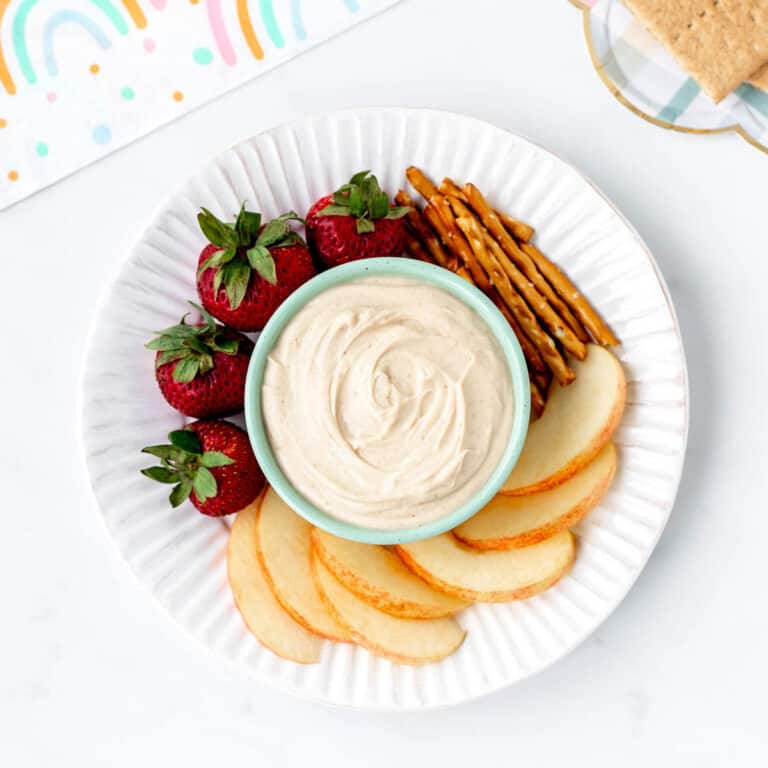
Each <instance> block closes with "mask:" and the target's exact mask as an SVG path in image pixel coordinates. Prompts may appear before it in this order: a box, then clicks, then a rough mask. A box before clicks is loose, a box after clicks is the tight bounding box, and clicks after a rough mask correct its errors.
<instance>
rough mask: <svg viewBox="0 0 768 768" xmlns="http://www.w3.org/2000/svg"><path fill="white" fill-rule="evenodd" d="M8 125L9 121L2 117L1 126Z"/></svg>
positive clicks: (0, 118)
mask: <svg viewBox="0 0 768 768" xmlns="http://www.w3.org/2000/svg"><path fill="white" fill-rule="evenodd" d="M6 125H8V121H7V120H3V118H2V117H0V128H5V126H6Z"/></svg>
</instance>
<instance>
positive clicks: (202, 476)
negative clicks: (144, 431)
mask: <svg viewBox="0 0 768 768" xmlns="http://www.w3.org/2000/svg"><path fill="white" fill-rule="evenodd" d="M168 440H169V441H170V444H169V445H150V446H147V447H146V448H144V449H143V450H142V453H148V454H150V455H151V456H155V457H156V458H158V459H160V465H159V466H154V467H147V468H146V469H142V470H141V474H142V475H144V476H145V477H148V478H149V479H150V480H154V481H155V482H158V483H168V484H174V487H173V489H172V490H171V493H170V496H169V497H168V499H169V501H170V502H171V506H173V507H178V506H179V505H180V504H182V503H183V502H185V501H186V500H187V499H188V498H189V495H190V493H192V491H194V493H195V496H196V498H197V499H198V500H199V501H201V502H203V503H204V502H205V501H206V500H207V499H211V498H213V497H214V496H216V494H217V493H218V485H217V483H216V477H215V476H214V474H213V472H211V469H214V468H216V467H226V466H228V465H229V464H232V463H233V461H232V459H230V458H229V456H227V455H226V454H225V453H221V452H219V451H203V447H202V445H201V443H200V438H199V437H198V435H197V433H195V432H194V431H193V430H191V429H177V430H175V431H174V432H171V433H170V434H169V435H168Z"/></svg>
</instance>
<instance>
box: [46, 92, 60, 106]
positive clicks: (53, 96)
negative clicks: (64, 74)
mask: <svg viewBox="0 0 768 768" xmlns="http://www.w3.org/2000/svg"><path fill="white" fill-rule="evenodd" d="M45 98H46V99H48V101H49V102H50V103H51V104H53V102H54V101H56V99H58V98H59V97H58V96H57V95H56V94H55V93H54V92H53V91H51V92H50V93H47V94H46V95H45Z"/></svg>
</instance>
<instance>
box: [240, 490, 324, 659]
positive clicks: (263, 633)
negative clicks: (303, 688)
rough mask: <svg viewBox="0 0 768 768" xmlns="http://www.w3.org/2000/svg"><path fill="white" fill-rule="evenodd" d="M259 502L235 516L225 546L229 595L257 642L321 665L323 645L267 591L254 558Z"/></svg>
mask: <svg viewBox="0 0 768 768" xmlns="http://www.w3.org/2000/svg"><path fill="white" fill-rule="evenodd" d="M260 503H261V499H256V500H255V501H253V502H251V503H250V504H249V505H248V506H247V507H246V508H245V509H243V510H241V511H240V512H238V514H237V518H236V519H235V522H234V525H233V526H232V532H231V534H230V537H229V545H228V546H227V573H228V575H229V585H230V587H231V589H232V595H233V596H234V598H235V604H236V605H237V608H238V610H239V611H240V614H241V615H242V617H243V621H245V624H246V626H247V627H248V629H250V630H251V632H252V633H253V634H254V635H255V637H256V639H257V640H258V641H259V642H260V643H262V644H263V645H265V646H266V647H267V648H269V650H270V651H272V652H273V653H276V654H277V655H278V656H281V657H282V658H284V659H289V660H291V661H298V662H299V663H301V664H314V663H316V662H318V661H320V649H321V648H322V645H323V641H322V640H321V639H320V638H319V637H318V636H317V635H313V634H312V633H311V632H308V631H307V630H306V629H304V627H302V626H301V625H300V624H298V623H296V622H295V621H294V620H293V619H292V618H291V617H290V616H289V615H288V613H287V612H286V611H285V610H284V609H283V607H282V606H281V605H280V603H279V602H278V601H277V598H276V597H275V596H274V595H273V594H272V590H271V589H270V588H269V584H268V582H267V579H266V577H265V576H264V572H263V571H262V568H261V564H260V563H259V558H258V557H257V555H256V524H257V517H258V509H259V504H260Z"/></svg>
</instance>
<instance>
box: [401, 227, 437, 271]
mask: <svg viewBox="0 0 768 768" xmlns="http://www.w3.org/2000/svg"><path fill="white" fill-rule="evenodd" d="M405 250H406V251H408V255H409V256H410V257H411V258H412V259H418V260H419V261H426V262H427V264H434V263H435V262H434V261H433V260H432V257H431V256H430V255H429V253H428V252H427V249H426V248H425V247H424V246H423V245H422V244H421V241H419V240H417V239H416V238H415V237H414V236H413V235H412V234H411V233H410V232H409V233H407V234H406V237H405Z"/></svg>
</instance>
